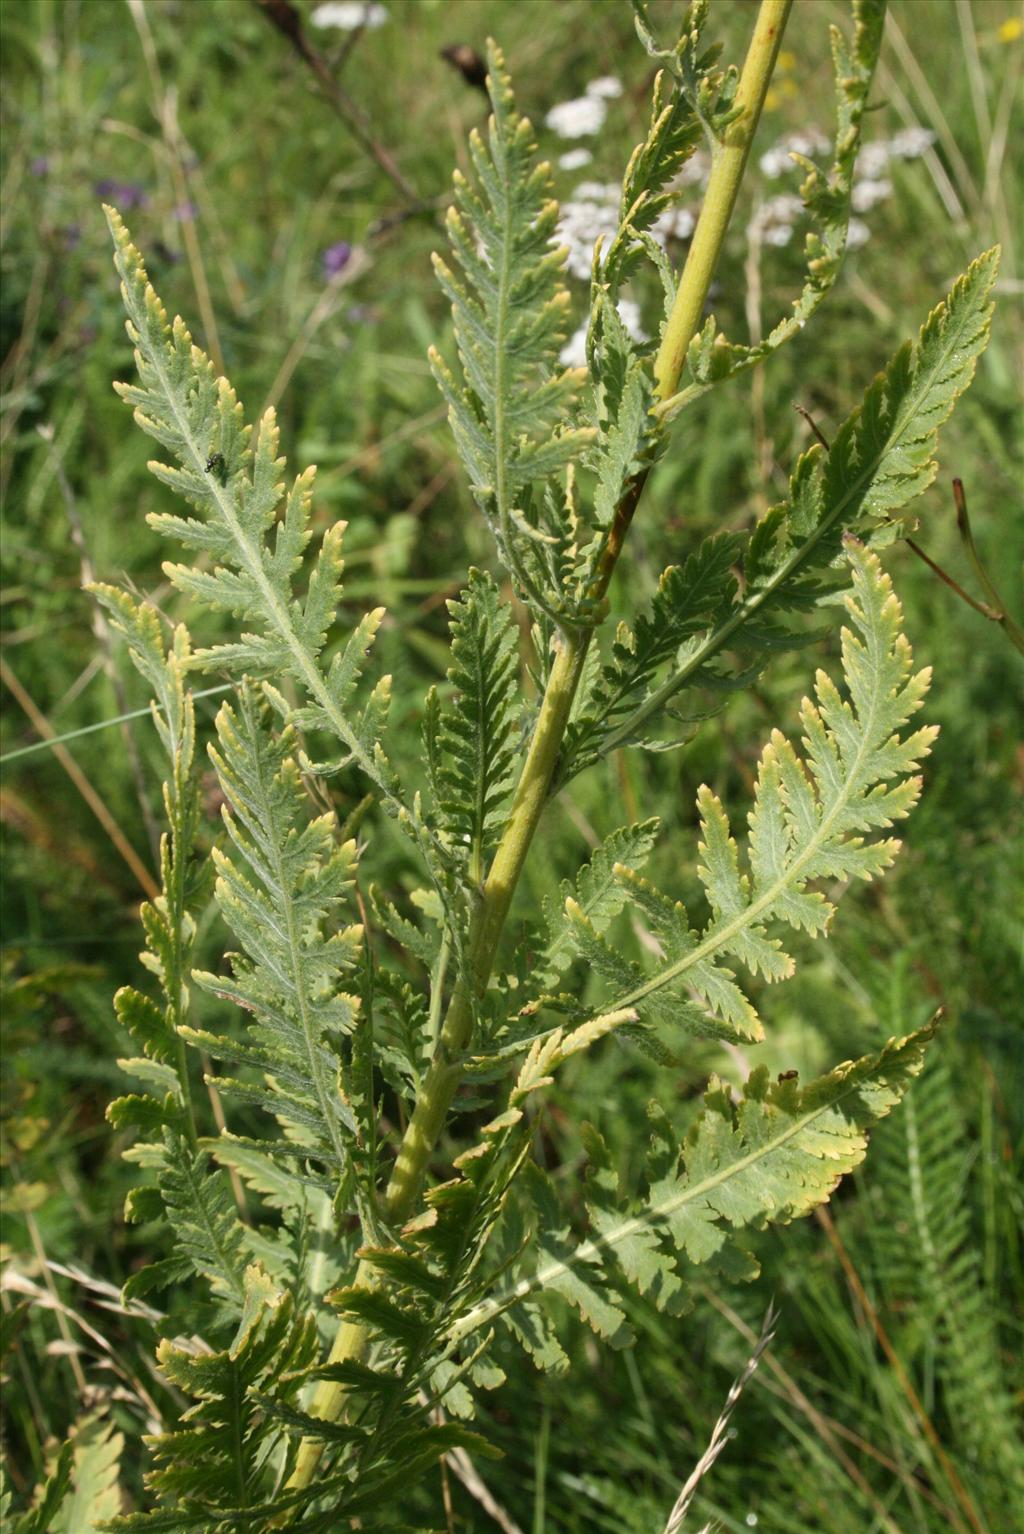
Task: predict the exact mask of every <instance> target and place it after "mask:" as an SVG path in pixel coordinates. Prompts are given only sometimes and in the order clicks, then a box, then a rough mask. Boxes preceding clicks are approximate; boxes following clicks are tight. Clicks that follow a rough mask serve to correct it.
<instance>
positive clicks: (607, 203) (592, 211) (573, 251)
mask: <svg viewBox="0 0 1024 1534" xmlns="http://www.w3.org/2000/svg"><path fill="white" fill-rule="evenodd" d="M621 195H622V191H621V188H620V187H619V186H618V184H617V183H616V182H614V181H581V182H580V183H579V184H578V186H577V187H576V190H575V191H574V192H573V195H572V196H571V197H570V198H567V199H566V201H565V202H563V204H562V212H561V217H560V218H559V221H558V238H559V239H560V240H561V242H562V244H563V245H566V246H568V249H569V256H568V259H567V261H566V266H567V268H568V270H569V271H570V272H571V273H572V275H573V276H574V277H580V278H582V279H583V280H584V281H585V280H586V279H587V278H588V277H589V276H590V272H591V267H592V264H593V259H594V241H595V240H596V239H597V237H598V235H604V237H605V241H606V242H607V241H609V240H611V239H613V238H614V236H615V232H616V230H617V229H618V227H619V202H620V199H621ZM696 224H697V220H696V217H695V215H694V214H693V213H692V212H691V211H690V209H689V208H672V207H670V208H666V209H665V211H664V212H663V213H661V214H659V216H658V218H657V219H656V220H655V221H654V223H653V224H652V225H651V229H650V233H651V234H652V236H653V237H654V239H655V240H657V242H658V244H659V245H661V246H662V247H663V248H664V246H665V245H666V244H667V243H668V241H669V240H688V239H689V238H690V235H691V234H692V233H693V231H694V229H695V228H696Z"/></svg>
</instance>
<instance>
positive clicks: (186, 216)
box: [174, 201, 199, 224]
mask: <svg viewBox="0 0 1024 1534" xmlns="http://www.w3.org/2000/svg"><path fill="white" fill-rule="evenodd" d="M174 217H175V219H176V220H177V222H178V223H179V224H191V223H194V222H195V220H196V219H197V218H198V217H199V209H198V208H197V207H196V205H195V203H194V202H192V201H189V202H179V204H178V206H177V207H176V208H175V210H174Z"/></svg>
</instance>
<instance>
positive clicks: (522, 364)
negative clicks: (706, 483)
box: [431, 42, 592, 610]
mask: <svg viewBox="0 0 1024 1534" xmlns="http://www.w3.org/2000/svg"><path fill="white" fill-rule="evenodd" d="M487 65H488V77H487V78H488V90H489V94H490V99H491V110H492V116H491V120H490V123H489V126H488V131H487V141H486V143H485V141H484V139H483V138H482V136H481V135H480V134H479V133H477V132H476V131H475V130H474V132H473V133H472V134H471V135H470V141H469V147H470V154H471V156H472V160H473V169H474V172H475V176H476V185H475V186H474V185H471V184H470V182H469V181H468V180H467V179H466V178H465V177H464V176H463V175H461V173H459V172H456V174H455V205H454V206H453V207H451V208H450V209H449V210H448V215H447V224H448V236H449V239H450V241H451V247H452V251H453V254H454V256H455V260H456V262H457V263H458V266H459V267H460V268H461V272H462V278H461V280H460V278H459V277H458V276H456V274H455V272H454V271H453V270H452V269H451V268H450V267H449V266H448V265H447V263H446V262H445V261H443V260H442V259H441V257H440V256H435V258H434V265H435V270H436V272H437V276H438V280H439V282H440V284H441V286H442V288H443V289H444V291H445V293H446V294H447V296H448V298H449V299H450V300H451V304H452V316H453V319H454V323H455V339H456V344H457V346H458V352H459V360H460V362H461V364H462V371H463V382H462V383H460V382H458V381H457V380H456V378H455V377H454V376H453V374H452V372H451V371H450V369H449V368H448V367H447V366H446V364H445V363H444V362H443V360H442V359H441V357H440V355H439V353H437V352H436V351H432V352H431V365H432V366H433V369H434V374H435V377H436V378H437V381H438V385H439V387H440V389H441V392H442V393H443V394H444V397H445V399H446V401H447V403H448V410H449V419H450V422H451V427H452V432H453V435H454V437H455V443H456V446H457V448H458V450H459V455H460V457H461V458H462V461H463V464H464V465H465V467H466V470H467V473H468V474H469V479H470V484H471V486H472V490H473V494H474V496H475V498H476V500H477V502H478V504H479V506H480V508H481V510H482V511H483V513H484V515H485V517H486V518H487V521H488V523H489V525H490V527H491V530H492V532H493V533H494V537H495V540H496V542H497V546H498V552H499V554H500V556H501V558H502V561H503V562H504V564H505V566H506V568H507V569H508V570H509V572H510V574H511V575H512V576H513V577H514V578H515V580H516V581H517V583H518V584H519V585H520V587H521V588H522V590H523V591H524V593H526V594H528V595H529V596H530V597H531V598H532V599H533V600H534V601H536V602H537V603H538V604H539V605H540V606H541V607H544V608H552V607H554V608H555V609H556V610H557V606H558V602H559V596H558V593H556V592H555V593H553V592H551V591H550V590H549V589H547V588H548V572H547V568H546V561H545V559H544V558H543V554H542V552H541V551H542V549H543V546H544V544H545V541H546V540H547V538H548V536H549V535H548V534H546V533H545V531H544V529H543V528H542V527H540V526H539V525H538V517H539V516H540V514H541V512H542V503H541V499H540V498H538V497H536V496H535V495H534V489H535V487H536V486H538V485H542V484H543V483H544V482H545V481H547V480H548V479H549V478H550V477H551V476H552V475H554V474H556V473H557V472H558V471H559V470H560V469H564V468H565V466H566V465H567V464H569V463H571V462H572V461H573V460H574V459H575V458H576V457H577V456H578V454H579V452H580V450H581V448H582V447H583V446H584V445H585V444H586V443H587V442H588V441H589V440H590V438H591V435H592V433H591V432H590V431H589V430H579V429H574V428H571V427H567V426H566V425H565V424H564V422H565V418H566V414H567V409H568V406H569V405H570V403H571V400H572V396H573V393H574V391H575V389H576V388H577V387H578V386H579V384H580V382H581V380H582V376H583V375H582V373H581V372H580V371H579V370H574V369H567V368H564V367H562V366H561V364H560V363H559V360H558V355H559V351H560V349H561V347H562V345H563V343H564V341H565V337H566V333H567V325H566V319H567V314H568V309H569V293H568V290H567V289H566V287H565V284H564V282H563V279H562V268H563V265H564V262H565V255H566V252H565V251H564V250H563V249H561V248H559V247H557V246H556V245H555V244H554V235H555V226H556V223H557V219H558V205H557V203H556V202H555V201H554V200H553V199H552V196H551V168H550V166H549V165H547V163H538V162H537V160H536V145H535V144H534V140H533V130H532V128H531V126H530V123H529V122H528V121H527V119H526V118H524V117H520V116H519V114H518V113H517V111H516V108H515V102H514V100H513V96H512V87H511V83H510V81H509V78H508V75H507V73H506V70H505V63H504V59H503V57H502V54H501V51H500V49H499V48H498V47H497V46H496V45H495V44H494V43H493V42H491V43H488V48H487Z"/></svg>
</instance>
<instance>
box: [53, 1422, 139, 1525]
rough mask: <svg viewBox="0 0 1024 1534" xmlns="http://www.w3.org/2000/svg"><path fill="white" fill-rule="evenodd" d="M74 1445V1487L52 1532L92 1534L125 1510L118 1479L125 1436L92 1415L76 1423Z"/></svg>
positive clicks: (62, 1506)
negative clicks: (122, 1504)
mask: <svg viewBox="0 0 1024 1534" xmlns="http://www.w3.org/2000/svg"><path fill="white" fill-rule="evenodd" d="M71 1444H72V1456H73V1458H72V1472H71V1480H72V1486H71V1490H70V1492H69V1493H68V1495H67V1496H66V1498H65V1500H64V1502H63V1503H62V1505H61V1507H60V1509H59V1511H58V1512H57V1513H56V1515H55V1516H54V1518H53V1521H52V1522H51V1523H50V1524H49V1526H48V1534H92V1531H93V1530H99V1529H101V1528H102V1527H103V1526H104V1524H105V1523H106V1522H107V1520H108V1519H110V1518H113V1517H114V1516H115V1515H116V1514H117V1513H118V1512H120V1509H121V1492H120V1490H119V1488H118V1484H117V1482H118V1475H119V1472H120V1468H121V1466H120V1461H121V1454H122V1452H123V1450H124V1435H123V1434H122V1433H119V1432H117V1431H115V1429H114V1426H113V1424H112V1423H111V1422H109V1421H107V1420H105V1419H104V1418H103V1417H101V1416H98V1415H90V1416H88V1417H85V1418H84V1419H83V1420H82V1421H80V1422H78V1423H76V1425H75V1427H74V1429H73V1431H72V1434H71Z"/></svg>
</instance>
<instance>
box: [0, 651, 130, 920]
mask: <svg viewBox="0 0 1024 1534" xmlns="http://www.w3.org/2000/svg"><path fill="white" fill-rule="evenodd" d="M0 681H2V682H3V684H4V686H5V687H6V688H7V690H8V692H10V693H11V695H12V697H14V698H15V699H16V700H17V703H18V706H19V707H20V708H21V709H22V711H23V712H24V713H25V714H26V715H27V717H28V718H29V719H30V720H31V722H32V727H33V729H34V730H35V731H36V733H37V734H38V735H41V736H42V737H43V738H44V739H45V740H51V741H54V744H53V747H52V749H53V754H54V756H55V757H56V758H57V760H58V762H60V764H61V766H62V767H63V769H64V771H65V772H66V773H67V775H68V777H69V778H70V779H71V781H72V783H73V784H74V785H75V787H76V788H77V789H78V792H79V793H80V794H81V796H82V798H83V799H84V800H85V802H86V804H87V805H88V806H89V808H90V810H92V812H93V814H94V815H95V816H96V819H97V820H98V821H99V823H100V825H101V826H102V827H103V829H104V831H106V833H107V835H108V836H109V838H110V840H111V842H112V843H113V845H114V846H115V847H116V849H117V851H118V853H119V854H120V856H121V857H122V858H123V859H124V861H125V862H126V863H127V865H128V867H129V868H130V869H131V871H132V873H133V874H134V875H135V878H136V879H137V880H138V882H139V884H140V885H141V887H142V889H143V890H144V891H145V894H146V897H147V899H149V900H156V899H157V897H158V896H159V894H160V890H159V887H158V885H157V883H156V881H155V880H154V878H153V875H152V874H151V873H150V871H149V869H148V868H147V867H146V865H145V864H144V863H143V861H142V859H141V858H140V857H139V855H138V853H137V852H136V851H135V848H134V847H133V846H132V844H131V842H130V841H129V840H128V838H127V837H126V836H125V834H124V832H123V831H122V830H121V827H120V826H119V825H118V823H117V821H116V820H115V819H114V817H113V815H112V814H111V813H110V811H109V809H108V808H107V806H106V804H105V802H104V800H103V799H102V798H101V797H100V795H99V794H98V793H97V792H96V790H95V788H93V786H92V784H91V783H90V782H89V779H88V778H87V777H86V775H85V773H84V772H83V771H82V769H81V768H80V767H79V765H78V763H77V762H76V761H75V759H74V757H73V756H72V755H71V753H70V751H68V749H67V747H66V746H62V745H59V744H58V743H57V742H56V741H55V740H54V736H55V735H56V733H57V732H56V731H55V730H54V728H53V726H52V725H51V723H50V721H49V720H48V719H47V717H46V715H45V714H44V713H43V712H42V711H41V710H40V709H39V708H37V707H36V704H35V703H34V702H33V700H32V698H31V696H30V695H29V693H27V692H26V690H25V688H24V687H23V686H22V685H21V683H20V682H19V681H18V678H17V677H16V676H15V675H14V672H13V671H12V670H11V668H10V666H9V665H8V664H7V662H6V661H5V660H3V659H2V658H0Z"/></svg>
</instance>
